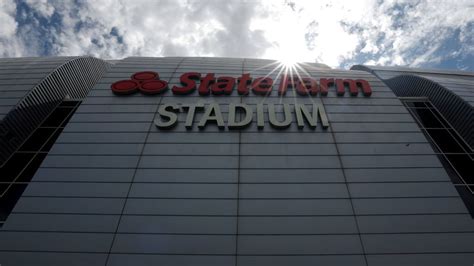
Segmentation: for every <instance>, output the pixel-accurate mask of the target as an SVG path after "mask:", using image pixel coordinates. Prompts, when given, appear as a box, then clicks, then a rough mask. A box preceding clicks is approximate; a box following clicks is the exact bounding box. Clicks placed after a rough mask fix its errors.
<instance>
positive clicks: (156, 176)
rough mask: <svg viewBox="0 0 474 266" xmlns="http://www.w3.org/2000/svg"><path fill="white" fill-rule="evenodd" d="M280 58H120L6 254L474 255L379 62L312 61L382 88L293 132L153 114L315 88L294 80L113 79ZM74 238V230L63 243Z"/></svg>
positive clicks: (226, 257)
mask: <svg viewBox="0 0 474 266" xmlns="http://www.w3.org/2000/svg"><path fill="white" fill-rule="evenodd" d="M268 63H272V61H259V60H249V59H227V58H224V59H211V58H184V59H183V58H162V59H161V58H127V59H124V60H122V61H120V62H119V63H117V64H116V65H114V66H113V67H111V68H110V69H109V70H108V72H107V73H106V74H105V75H104V77H103V78H102V79H101V80H100V81H99V82H98V83H97V84H96V85H94V87H93V89H92V90H91V91H90V93H89V94H88V95H87V98H86V99H85V100H84V101H83V103H82V105H81V106H80V107H79V109H78V110H77V112H76V113H75V115H74V116H73V117H72V119H71V120H70V122H69V124H68V125H67V126H66V128H65V129H64V131H63V133H62V134H61V136H60V137H59V138H58V140H57V142H56V144H55V145H54V146H53V148H52V149H51V152H50V154H49V155H48V156H47V158H46V159H45V161H44V163H43V164H42V166H41V168H40V169H39V170H38V172H37V173H36V175H35V177H34V178H33V180H32V181H33V182H32V184H31V185H30V186H29V187H28V189H27V191H26V192H25V194H24V195H23V197H22V198H21V199H20V201H19V203H18V204H17V206H16V208H15V209H14V212H13V214H12V215H11V218H10V219H9V220H8V221H7V223H6V224H5V226H4V228H3V229H2V231H1V232H0V235H1V236H0V252H1V253H0V257H2V258H5V259H4V260H5V261H6V262H5V263H7V262H8V263H10V264H11V265H15V263H17V264H18V265H21V263H29V262H30V258H36V262H38V263H40V264H43V265H49V264H51V265H53V264H54V263H59V262H63V261H66V260H70V261H71V264H73V263H76V262H77V260H80V259H83V260H84V261H86V262H88V263H90V264H91V265H131V264H134V265H147V264H160V265H161V264H162V265H180V264H182V265H242V266H243V265H314V264H321V265H390V263H391V264H392V265H396V264H397V263H395V262H404V263H408V264H409V263H412V264H413V262H415V261H416V262H417V263H418V262H420V263H426V264H427V265H429V263H436V261H441V262H445V261H450V262H453V264H452V265H462V263H467V262H469V263H471V262H472V260H471V259H472V258H473V257H472V254H474V253H473V252H474V250H472V248H471V246H472V245H470V243H471V242H472V240H473V235H474V227H473V224H474V223H473V221H472V219H471V218H470V216H469V213H468V211H467V209H466V208H465V206H464V205H463V202H462V200H461V199H460V198H459V196H458V194H457V193H456V192H455V189H454V187H453V186H452V184H451V183H450V181H449V180H450V179H449V177H448V176H447V174H446V173H445V171H444V168H442V166H441V164H440V162H439V160H438V159H437V157H436V155H435V154H434V152H433V150H432V149H431V147H430V146H429V144H428V141H427V140H426V138H425V136H424V135H423V133H422V132H421V131H420V129H419V128H418V127H417V125H416V122H415V121H414V120H413V118H412V117H411V116H410V115H409V114H408V112H407V110H406V109H405V108H404V107H403V105H402V104H401V102H400V101H399V100H398V99H397V97H396V96H395V94H394V93H393V92H392V91H391V90H390V89H388V88H387V87H386V86H385V85H384V84H383V83H382V82H381V81H380V80H379V79H377V78H376V77H375V76H373V75H371V74H369V73H366V72H360V71H340V70H331V69H328V68H325V67H324V66H321V65H315V66H314V67H308V69H307V70H308V72H309V73H310V74H311V75H312V76H313V77H323V76H324V77H348V78H350V77H353V78H356V77H357V78H364V79H367V80H369V82H370V83H371V84H374V86H373V87H374V92H373V95H372V97H371V98H367V97H363V96H357V97H350V96H349V95H345V96H344V97H337V96H336V95H335V94H334V93H331V94H330V95H328V97H326V98H319V97H318V98H317V101H318V102H321V103H322V104H324V106H325V108H326V111H327V113H328V116H329V121H330V128H329V129H327V130H323V129H322V128H321V126H318V128H317V129H316V130H311V129H308V128H305V129H303V130H298V129H297V127H296V125H293V126H292V127H290V128H288V129H286V130H284V131H281V130H276V129H273V128H271V127H269V125H268V123H267V122H266V124H265V128H264V129H263V130H258V129H257V128H256V126H255V125H252V126H251V127H249V128H247V129H244V130H240V131H229V130H219V129H217V127H216V126H214V125H208V126H207V127H206V128H205V129H204V130H199V129H198V128H197V127H194V128H193V129H192V130H186V129H185V128H184V126H182V123H180V124H179V125H178V127H177V128H175V129H173V130H171V131H160V130H159V129H157V128H156V127H155V126H154V125H153V119H155V118H157V115H158V114H157V108H158V106H159V105H160V104H164V103H169V102H176V103H185V102H186V103H192V102H197V101H203V102H217V103H219V104H220V105H221V106H222V107H223V110H224V109H225V107H224V106H225V105H227V104H228V103H231V102H235V103H246V104H257V103H260V102H263V103H275V104H281V103H294V102H295V101H298V102H304V103H308V104H309V103H311V101H312V100H314V99H311V98H304V97H299V96H292V94H291V92H290V91H289V92H288V93H287V95H286V96H284V97H283V98H280V97H278V96H276V91H274V92H273V96H271V97H267V98H261V97H260V96H257V95H249V96H244V97H241V96H238V95H237V94H236V92H234V94H233V95H232V96H223V97H216V96H209V97H200V96H197V93H194V94H193V95H189V96H184V97H177V96H172V94H171V93H170V92H167V93H166V94H164V95H161V96H144V95H141V94H135V95H130V96H126V97H119V96H115V95H113V94H112V93H111V92H110V90H109V86H110V83H111V82H113V81H116V80H119V79H126V78H129V77H130V75H131V74H133V73H135V72H137V71H143V70H153V71H157V72H159V73H160V78H162V79H165V80H167V81H169V82H170V87H171V86H173V85H178V77H179V75H181V73H182V72H184V71H189V70H193V71H198V72H201V73H206V72H207V71H208V70H209V71H211V70H212V71H213V72H215V73H225V74H226V75H227V74H232V76H234V77H238V76H240V75H241V74H242V73H245V72H247V71H251V70H255V69H257V68H259V67H262V66H264V65H266V64H268ZM265 71H267V70H266V69H265V70H258V71H254V72H252V76H253V77H257V76H260V75H261V74H259V73H264V72H265ZM275 81H276V85H275V86H276V87H278V84H279V80H278V79H275ZM274 90H275V89H274ZM224 116H227V112H224ZM197 119H199V116H198V118H197ZM182 120H183V116H182V115H180V121H182ZM78 219H81V220H83V221H82V222H78ZM28 220H41V222H39V223H36V224H29V223H28ZM32 237H33V238H35V239H34V240H33V239H32ZM13 238H14V239H16V240H15V242H11V241H9V240H11V239H13ZM64 239H67V240H68V241H69V240H70V242H69V243H68V244H66V245H60V244H59V243H60V240H63V241H64ZM7 240H8V241H7ZM91 241H94V243H93V244H89V243H90V242H91ZM12 243H13V244H12ZM40 243H41V244H40ZM19 254H21V255H23V256H25V257H24V258H23V257H20V256H19ZM427 254H430V255H431V256H432V257H429V256H427ZM56 257H57V258H58V259H57V262H55V261H54V259H53V258H56ZM433 258H436V260H434V259H433ZM420 265H421V264H420Z"/></svg>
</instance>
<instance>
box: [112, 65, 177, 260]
mask: <svg viewBox="0 0 474 266" xmlns="http://www.w3.org/2000/svg"><path fill="white" fill-rule="evenodd" d="M183 60H184V58H183V59H181V61H179V63H178V64H177V65H176V68H175V69H174V71H173V74H172V75H171V77H170V78H169V80H168V83H169V82H170V81H171V80H172V79H173V77H174V75H175V74H176V71H177V70H178V68H179V66H180V65H181V63H182V62H183ZM144 97H147V96H144ZM163 98H164V96H161V98H160V100H159V101H158V102H157V103H156V108H155V110H154V112H153V118H152V119H153V120H152V121H151V122H150V126H149V127H148V131H147V134H146V136H145V140H144V142H143V144H142V145H143V146H142V148H141V149H140V154H139V155H138V160H137V163H136V165H135V169H134V171H133V176H132V180H130V185H129V186H128V191H127V195H126V196H125V201H124V202H123V205H122V210H121V212H120V216H119V219H118V221H117V226H116V227H115V232H114V235H113V237H112V241H111V243H110V247H109V251H108V252H107V258H106V259H105V264H104V265H105V266H106V265H107V264H108V263H109V259H110V254H111V253H112V248H113V246H114V243H115V239H116V236H117V234H118V229H119V227H120V222H121V221H122V217H123V213H124V211H125V206H126V205H127V201H128V197H129V195H130V191H131V190H132V186H133V183H134V181H135V176H136V175H137V170H138V167H139V166H140V161H141V160H142V157H143V151H144V150H145V145H146V143H147V142H148V137H149V136H150V133H151V129H152V128H153V124H154V122H153V121H154V119H155V116H156V114H157V112H158V108H159V106H160V104H161V101H162V100H163Z"/></svg>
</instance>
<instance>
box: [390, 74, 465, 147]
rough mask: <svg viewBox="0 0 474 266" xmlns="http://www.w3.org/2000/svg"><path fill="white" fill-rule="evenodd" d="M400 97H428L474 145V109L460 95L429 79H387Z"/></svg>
mask: <svg viewBox="0 0 474 266" xmlns="http://www.w3.org/2000/svg"><path fill="white" fill-rule="evenodd" d="M385 83H386V84H387V85H388V86H389V87H390V88H391V89H392V90H393V91H394V92H395V94H396V95H397V96H399V97H428V98H429V99H430V101H431V102H432V103H433V104H434V105H435V106H436V108H438V110H439V111H440V112H441V114H443V116H444V117H445V118H446V119H447V120H448V121H449V123H451V125H452V126H453V127H454V128H455V129H456V130H457V131H458V132H459V134H461V136H462V137H463V138H464V139H465V140H466V141H467V142H468V144H469V145H470V146H471V148H472V147H474V138H473V136H474V132H473V131H474V129H473V128H474V125H473V124H474V123H473V117H474V110H473V108H472V107H471V106H470V105H469V104H468V103H467V102H465V101H463V100H462V99H461V98H460V97H459V96H457V95H456V94H454V93H453V92H451V91H449V90H448V89H446V88H444V87H443V86H441V85H439V84H437V83H436V82H433V81H431V80H429V79H426V78H423V77H419V76H413V75H400V76H397V77H395V78H391V79H387V80H385Z"/></svg>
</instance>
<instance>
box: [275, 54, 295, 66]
mask: <svg viewBox="0 0 474 266" xmlns="http://www.w3.org/2000/svg"><path fill="white" fill-rule="evenodd" d="M278 62H279V63H280V64H281V65H282V66H283V67H285V68H294V67H295V66H296V65H297V64H298V60H297V59H296V58H295V57H293V56H291V54H285V55H282V56H281V57H280V58H278Z"/></svg>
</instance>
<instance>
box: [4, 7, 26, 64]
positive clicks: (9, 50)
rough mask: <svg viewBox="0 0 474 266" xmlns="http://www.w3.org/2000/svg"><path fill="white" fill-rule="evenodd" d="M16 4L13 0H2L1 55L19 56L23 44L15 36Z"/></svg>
mask: <svg viewBox="0 0 474 266" xmlns="http://www.w3.org/2000/svg"><path fill="white" fill-rule="evenodd" d="M15 14H16V4H15V2H14V1H13V0H2V1H0V25H1V26H0V56H2V57H7V56H19V55H20V54H21V52H22V47H23V45H22V44H21V42H19V41H18V40H17V38H16V37H15V34H16V30H17V23H16V21H15Z"/></svg>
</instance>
